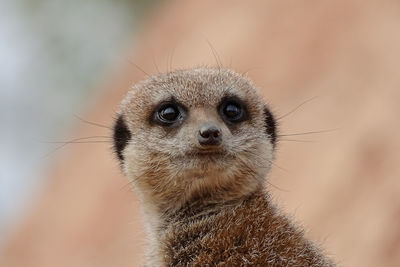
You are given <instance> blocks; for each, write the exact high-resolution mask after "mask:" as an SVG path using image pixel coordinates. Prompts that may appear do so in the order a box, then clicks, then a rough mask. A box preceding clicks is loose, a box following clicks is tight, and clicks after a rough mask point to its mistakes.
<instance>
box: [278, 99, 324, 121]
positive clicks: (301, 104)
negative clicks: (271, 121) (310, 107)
mask: <svg viewBox="0 0 400 267" xmlns="http://www.w3.org/2000/svg"><path fill="white" fill-rule="evenodd" d="M316 98H318V96H314V97H312V98H310V99H308V100H306V101H303V102H302V103H300V105H298V106H297V107H295V108H294V109H292V110H290V111H289V112H287V113H286V114H283V115H282V116H280V117H278V118H277V119H276V120H277V121H279V120H281V119H283V118H285V117H287V116H289V115H290V114H292V113H293V112H295V111H296V110H298V109H299V108H300V107H302V106H303V105H305V104H307V103H308V102H311V101H312V100H314V99H316Z"/></svg>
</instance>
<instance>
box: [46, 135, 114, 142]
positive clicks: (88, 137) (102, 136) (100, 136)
mask: <svg viewBox="0 0 400 267" xmlns="http://www.w3.org/2000/svg"><path fill="white" fill-rule="evenodd" d="M94 138H109V139H110V138H111V137H110V136H106V135H97V136H87V137H80V138H75V139H72V140H68V141H44V142H43V143H47V144H59V143H70V142H72V143H73V142H76V141H81V140H87V139H94Z"/></svg>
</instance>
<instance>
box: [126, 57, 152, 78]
mask: <svg viewBox="0 0 400 267" xmlns="http://www.w3.org/2000/svg"><path fill="white" fill-rule="evenodd" d="M128 61H129V63H131V64H132V65H133V66H135V67H136V68H137V69H138V70H140V71H141V72H142V73H143V74H145V75H146V76H150V75H149V74H148V73H147V72H146V71H145V70H144V69H142V68H141V67H139V65H137V64H136V63H135V62H133V61H132V60H128Z"/></svg>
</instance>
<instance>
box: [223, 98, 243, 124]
mask: <svg viewBox="0 0 400 267" xmlns="http://www.w3.org/2000/svg"><path fill="white" fill-rule="evenodd" d="M220 114H221V116H222V118H223V119H225V120H227V121H229V122H231V123H238V122H241V121H244V120H245V119H246V111H245V108H244V106H243V104H241V103H240V102H239V101H236V100H228V101H225V102H223V103H222V105H221V107H220Z"/></svg>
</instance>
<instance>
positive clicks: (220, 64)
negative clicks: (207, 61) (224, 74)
mask: <svg viewBox="0 0 400 267" xmlns="http://www.w3.org/2000/svg"><path fill="white" fill-rule="evenodd" d="M206 42H207V44H208V46H209V47H210V49H211V53H212V54H213V56H214V59H215V62H216V63H217V66H218V68H219V69H220V68H221V67H222V63H221V59H220V58H219V56H218V53H217V51H216V50H215V48H214V46H213V45H212V44H211V42H210V41H209V40H208V39H206Z"/></svg>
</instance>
